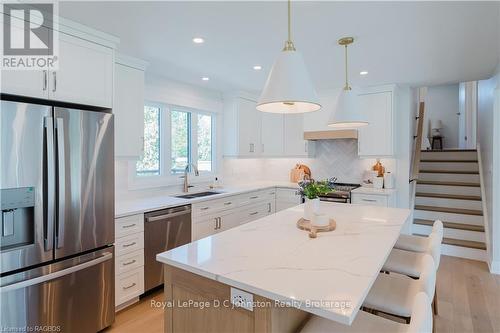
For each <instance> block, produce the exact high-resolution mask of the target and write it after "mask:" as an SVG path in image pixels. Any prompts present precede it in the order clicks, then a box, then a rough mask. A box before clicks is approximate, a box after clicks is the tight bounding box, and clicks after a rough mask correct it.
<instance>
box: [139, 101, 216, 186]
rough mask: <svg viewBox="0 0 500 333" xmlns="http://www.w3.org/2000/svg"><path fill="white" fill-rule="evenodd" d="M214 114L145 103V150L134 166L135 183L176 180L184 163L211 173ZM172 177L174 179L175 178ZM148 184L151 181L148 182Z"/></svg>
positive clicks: (190, 169) (162, 183) (184, 165)
mask: <svg viewBox="0 0 500 333" xmlns="http://www.w3.org/2000/svg"><path fill="white" fill-rule="evenodd" d="M214 133H215V115H214V114H212V113H209V112H204V111H200V110H195V109H190V108H184V107H178V106H172V105H164V104H154V103H148V104H146V105H145V106H144V152H143V154H142V156H141V158H140V159H139V160H138V161H137V163H136V164H135V168H134V173H135V177H134V178H135V179H134V182H135V183H141V181H146V182H148V183H149V180H153V179H155V183H154V184H158V182H157V181H158V180H159V179H165V182H163V181H160V182H159V183H160V185H165V183H173V182H176V181H177V182H178V179H179V175H180V174H182V173H184V169H185V168H186V166H189V167H188V170H189V171H192V165H193V164H194V165H196V166H197V167H198V170H199V171H200V173H201V174H202V175H203V174H205V175H208V174H210V173H213V172H214V170H215V165H214V156H215V148H214V143H215V142H214ZM174 179H175V181H174ZM151 184H153V183H152V182H151Z"/></svg>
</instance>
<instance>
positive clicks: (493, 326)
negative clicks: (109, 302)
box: [106, 256, 500, 333]
mask: <svg viewBox="0 0 500 333" xmlns="http://www.w3.org/2000/svg"><path fill="white" fill-rule="evenodd" d="M436 287H437V292H438V301H439V315H438V316H437V317H436V318H435V326H436V332H437V333H441V332H443V333H447V332H453V333H469V332H476V333H483V332H484V333H487V332H498V333H500V275H492V274H490V273H489V271H488V267H487V265H486V264H485V263H484V262H480V261H475V260H467V259H461V258H454V257H448V256H442V257H441V264H440V267H439V271H438V278H437V285H436ZM151 300H154V301H162V300H163V293H162V292H161V291H159V292H157V293H155V294H152V295H149V296H147V297H145V298H143V299H142V300H141V301H140V302H139V303H137V304H134V305H132V306H130V307H128V308H126V309H125V310H122V311H120V312H118V313H117V315H116V320H115V323H114V324H113V326H111V327H110V328H109V329H108V330H106V332H119V333H136V332H148V333H163V309H161V308H155V307H152V306H151Z"/></svg>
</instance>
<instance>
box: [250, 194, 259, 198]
mask: <svg viewBox="0 0 500 333" xmlns="http://www.w3.org/2000/svg"><path fill="white" fill-rule="evenodd" d="M257 198H258V196H257V195H255V196H253V197H250V199H257Z"/></svg>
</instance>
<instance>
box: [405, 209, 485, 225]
mask: <svg viewBox="0 0 500 333" xmlns="http://www.w3.org/2000/svg"><path fill="white" fill-rule="evenodd" d="M413 218H415V219H423V220H431V221H435V220H441V221H446V222H454V223H464V224H473V225H481V226H482V225H484V222H483V217H482V216H476V215H465V214H453V213H442V212H431V211H427V210H418V209H416V210H415V211H414V213H413Z"/></svg>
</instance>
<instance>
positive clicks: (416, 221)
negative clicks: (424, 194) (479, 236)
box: [413, 219, 484, 232]
mask: <svg viewBox="0 0 500 333" xmlns="http://www.w3.org/2000/svg"><path fill="white" fill-rule="evenodd" d="M442 222H443V226H444V227H445V228H448V229H459V230H466V231H478V232H484V226H482V225H475V224H466V223H456V222H446V221H442ZM413 223H414V224H418V225H427V226H431V227H432V226H433V225H434V221H433V220H425V219H414V220H413Z"/></svg>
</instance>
